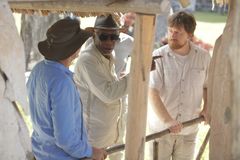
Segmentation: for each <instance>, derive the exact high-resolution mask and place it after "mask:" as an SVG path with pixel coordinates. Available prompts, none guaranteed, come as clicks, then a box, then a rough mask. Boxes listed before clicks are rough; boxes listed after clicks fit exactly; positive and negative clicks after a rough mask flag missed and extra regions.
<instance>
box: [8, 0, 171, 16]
mask: <svg viewBox="0 0 240 160" xmlns="http://www.w3.org/2000/svg"><path fill="white" fill-rule="evenodd" d="M8 2H9V5H10V7H11V8H13V9H29V10H49V11H72V12H74V11H78V12H129V11H132V12H139V13H148V14H152V13H156V14H160V13H162V11H163V10H164V9H165V8H166V6H165V5H166V3H165V2H164V3H162V0H96V1H95V0H91V1H90V0H88V1H85V0H72V1H70V0H69V1H66V0H58V1H57V0H52V1H51V0H45V1H44V0H42V1H38V0H31V1H30V0H28V1H26V0H24V1H23V0H9V1H8Z"/></svg>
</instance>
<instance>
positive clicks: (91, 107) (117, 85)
mask: <svg viewBox="0 0 240 160" xmlns="http://www.w3.org/2000/svg"><path fill="white" fill-rule="evenodd" d="M127 81H128V76H126V77H124V78H122V79H121V80H118V78H117V76H116V73H115V69H114V64H113V59H112V58H111V59H110V60H108V59H106V58H105V57H104V56H102V54H101V53H100V52H99V51H98V49H97V48H96V47H95V45H94V44H93V42H92V43H91V44H90V45H88V46H87V48H86V49H84V50H81V53H80V57H79V59H78V61H77V63H76V66H75V82H76V84H77V86H78V89H79V90H80V96H81V100H82V103H83V106H84V107H83V108H84V109H83V110H84V119H85V124H86V128H87V131H88V136H89V141H90V143H91V144H92V145H93V146H96V147H107V146H110V145H113V144H115V143H116V142H117V139H118V121H119V117H120V110H121V98H122V97H123V96H124V95H126V94H127Z"/></svg>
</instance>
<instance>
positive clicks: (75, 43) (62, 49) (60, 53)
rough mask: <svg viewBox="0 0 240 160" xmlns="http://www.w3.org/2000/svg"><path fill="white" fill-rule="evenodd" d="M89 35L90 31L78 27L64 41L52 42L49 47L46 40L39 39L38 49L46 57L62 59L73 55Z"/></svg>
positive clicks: (90, 34)
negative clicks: (77, 31) (77, 29)
mask: <svg viewBox="0 0 240 160" xmlns="http://www.w3.org/2000/svg"><path fill="white" fill-rule="evenodd" d="M91 36H92V33H91V32H89V31H87V30H82V29H80V31H79V33H78V34H76V35H75V36H74V38H72V39H71V40H69V41H68V42H66V43H62V44H54V45H51V46H50V47H49V45H48V42H47V40H44V41H41V42H39V43H38V50H39V51H40V53H41V54H42V55H43V56H44V57H45V58H46V59H50V60H64V59H66V58H68V57H70V56H71V55H73V54H74V53H75V52H76V51H77V50H78V49H79V48H80V47H81V46H82V45H83V43H84V42H85V41H86V40H87V39H88V38H89V37H91Z"/></svg>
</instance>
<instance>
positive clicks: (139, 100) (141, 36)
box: [125, 14, 155, 160]
mask: <svg viewBox="0 0 240 160" xmlns="http://www.w3.org/2000/svg"><path fill="white" fill-rule="evenodd" d="M136 24H138V25H136V26H135V33H134V36H135V48H134V53H133V55H132V64H131V75H130V83H129V107H128V116H127V117H128V118H127V134H126V154H125V159H126V160H133V159H134V160H143V159H144V145H145V131H146V115H147V96H148V81H149V71H150V66H151V59H152V58H151V57H152V54H151V53H152V48H153V39H154V34H153V33H154V30H155V16H154V15H140V14H137V18H136Z"/></svg>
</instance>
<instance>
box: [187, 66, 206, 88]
mask: <svg viewBox="0 0 240 160" xmlns="http://www.w3.org/2000/svg"><path fill="white" fill-rule="evenodd" d="M190 79H191V81H192V82H193V84H194V85H195V86H203V84H204V81H205V70H204V68H193V69H191V71H190Z"/></svg>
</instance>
